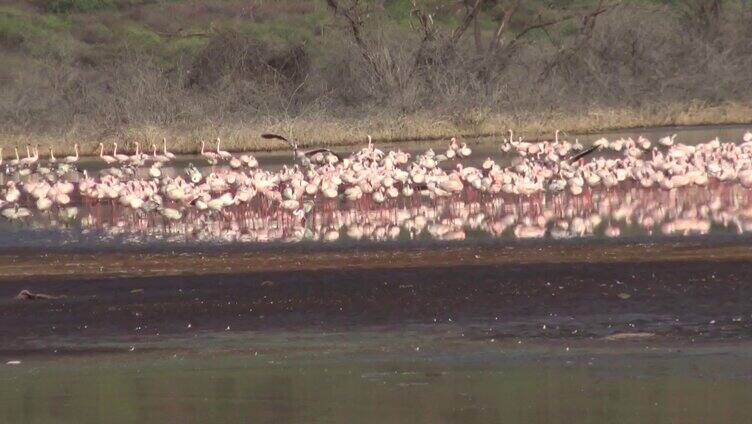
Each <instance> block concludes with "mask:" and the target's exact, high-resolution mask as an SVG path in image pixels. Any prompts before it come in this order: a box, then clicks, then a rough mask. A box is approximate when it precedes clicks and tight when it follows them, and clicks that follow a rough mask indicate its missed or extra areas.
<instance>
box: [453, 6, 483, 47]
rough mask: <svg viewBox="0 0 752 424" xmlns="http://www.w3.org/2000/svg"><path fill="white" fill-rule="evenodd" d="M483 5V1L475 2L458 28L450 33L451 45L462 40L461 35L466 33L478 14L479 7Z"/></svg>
mask: <svg viewBox="0 0 752 424" xmlns="http://www.w3.org/2000/svg"><path fill="white" fill-rule="evenodd" d="M481 5H483V0H475V5H474V6H473V8H472V9H470V11H468V13H467V14H466V15H465V19H463V20H462V23H461V24H460V26H458V27H457V28H455V30H454V31H452V35H451V37H449V39H450V40H452V42H453V43H456V42H457V41H459V40H460V38H462V35H463V34H464V33H465V31H467V28H468V27H469V26H470V24H471V23H472V22H473V20H474V19H475V18H476V17H477V16H478V12H480V7H481Z"/></svg>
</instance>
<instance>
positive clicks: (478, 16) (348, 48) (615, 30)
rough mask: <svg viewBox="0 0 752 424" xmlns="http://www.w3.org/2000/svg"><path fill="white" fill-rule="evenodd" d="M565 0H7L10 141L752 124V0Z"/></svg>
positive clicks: (0, 71) (347, 137)
mask: <svg viewBox="0 0 752 424" xmlns="http://www.w3.org/2000/svg"><path fill="white" fill-rule="evenodd" d="M550 3H552V2H543V1H538V0H496V1H494V0H486V1H478V0H464V1H456V0H444V1H440V0H425V1H420V0H416V1H415V2H414V3H413V2H411V1H407V0H381V1H379V0H372V1H360V2H359V1H355V0H340V1H333V0H326V1H324V0H321V1H317V0H310V1H303V0H300V1H294V0H280V1H274V2H272V1H261V0H256V1H234V0H224V1H223V0H214V1H211V0H210V1H173V2H163V1H157V0H151V1H150V0H39V1H36V2H5V3H4V5H0V62H1V63H2V64H3V66H2V67H0V88H2V90H0V146H5V147H6V149H7V147H9V146H12V145H15V144H21V143H26V142H32V143H40V144H48V143H49V144H55V145H56V146H59V147H58V150H69V149H70V147H72V144H73V143H74V142H80V143H82V144H83V145H84V146H85V149H87V150H88V151H93V147H94V146H95V145H96V144H97V143H99V142H100V141H111V140H119V141H122V142H125V143H129V142H133V141H136V140H145V139H146V140H161V138H162V137H163V136H167V137H168V139H171V140H174V143H175V144H176V147H177V148H176V150H182V151H191V150H195V148H196V146H197V141H198V140H200V139H202V138H204V139H206V138H210V137H216V136H221V137H223V138H224V140H226V141H227V145H228V147H235V148H238V149H259V148H270V147H279V146H276V145H270V144H267V143H265V142H261V140H259V138H258V134H259V133H260V132H262V131H277V132H282V133H291V134H294V135H295V136H296V137H298V138H299V139H302V140H306V141H308V142H309V143H312V144H346V143H352V142H356V141H357V142H360V141H362V140H363V138H364V135H365V134H366V133H370V134H372V135H374V136H375V137H376V138H377V139H389V140H398V139H409V138H433V137H445V136H449V135H457V134H460V135H466V136H471V135H479V134H495V133H501V132H504V131H505V130H506V128H508V127H514V128H517V129H518V130H522V131H524V132H526V133H529V134H539V133H546V132H550V131H552V130H553V129H554V128H561V129H565V130H569V131H577V132H589V131H597V130H602V129H608V128H618V127H635V126H650V125H666V124H705V123H731V122H752V43H750V42H749V40H750V39H752V25H749V22H750V21H751V19H750V18H752V5H747V4H746V3H745V2H744V1H743V0H739V1H700V0H698V1H697V2H692V1H688V2H677V4H671V3H672V2H670V1H666V2H658V1H653V2H649V1H640V2H628V1H625V2H622V3H615V2H612V3H609V2H605V1H601V2H596V1H586V0H582V1H574V0H570V1H562V2H553V3H556V4H557V7H555V8H554V7H552V6H546V4H550ZM476 6H477V8H476ZM710 6H712V7H710ZM714 7H717V9H715V8H714ZM356 35H357V36H356ZM6 154H7V150H6Z"/></svg>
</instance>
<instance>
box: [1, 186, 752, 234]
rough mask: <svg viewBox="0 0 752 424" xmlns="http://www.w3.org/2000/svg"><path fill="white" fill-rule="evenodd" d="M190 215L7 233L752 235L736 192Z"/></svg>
mask: <svg viewBox="0 0 752 424" xmlns="http://www.w3.org/2000/svg"><path fill="white" fill-rule="evenodd" d="M182 215H183V216H182V217H181V218H180V219H170V218H168V217H165V216H163V215H161V214H160V213H159V212H157V211H145V210H143V209H132V208H126V207H120V206H117V205H115V206H113V205H112V204H109V203H93V204H86V203H84V204H83V205H82V206H80V207H77V208H75V209H71V208H66V209H61V210H59V211H57V212H50V211H44V212H40V211H32V212H31V215H30V216H29V217H27V218H26V219H25V220H24V221H21V222H18V223H14V224H11V225H12V227H7V226H8V224H5V225H6V228H7V229H9V230H13V231H10V233H11V234H12V233H13V232H16V233H18V232H21V233H33V232H35V231H41V232H43V234H44V235H45V236H49V235H50V232H53V233H57V234H59V235H61V237H62V238H63V239H65V240H69V241H75V240H79V239H80V240H99V241H106V242H112V241H117V242H120V243H126V244H142V243H153V242H169V243H185V242H211V243H227V242H243V243H249V242H253V243H268V242H297V241H303V240H318V241H324V242H333V241H337V240H364V241H387V240H403V241H404V240H413V239H431V240H464V239H491V238H493V239H529V238H553V239H565V238H573V237H620V236H640V235H674V236H676V235H701V234H707V233H709V232H710V231H711V229H713V228H715V229H716V230H719V231H720V230H723V229H727V230H728V231H731V232H736V233H739V234H741V233H743V232H747V231H750V230H752V192H750V190H748V189H745V188H744V187H742V186H740V185H738V184H717V185H714V186H712V187H696V186H691V187H686V188H683V189H674V190H657V189H645V188H642V187H637V186H634V187H623V188H619V189H615V190H606V189H594V190H588V191H587V192H585V193H583V194H582V195H579V196H573V195H571V194H569V193H558V194H551V193H546V194H538V195H533V196H528V197H519V196H490V195H485V194H481V193H477V192H475V191H473V190H472V189H468V190H466V191H465V193H464V194H463V195H462V196H455V197H451V198H433V199H431V198H428V197H415V198H411V199H393V200H389V201H385V202H383V203H379V204H377V203H374V202H369V201H347V200H337V199H329V200H326V201H323V202H320V203H318V204H317V206H316V208H314V209H313V210H312V211H311V212H310V213H309V214H308V215H307V216H306V217H305V219H296V217H295V216H294V212H292V211H289V210H286V209H284V208H282V207H278V206H275V205H273V204H270V203H268V202H266V201H264V200H263V199H254V200H252V201H251V202H250V203H248V204H244V205H233V206H229V207H226V208H223V209H222V210H220V211H212V212H201V211H196V210H189V209H187V210H185V211H183V213H182ZM13 237H16V236H13ZM11 242H13V241H9V242H8V243H11ZM15 242H20V241H19V240H15Z"/></svg>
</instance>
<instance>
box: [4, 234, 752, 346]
mask: <svg viewBox="0 0 752 424" xmlns="http://www.w3.org/2000/svg"><path fill="white" fill-rule="evenodd" d="M750 250H752V249H749V248H748V247H747V246H746V245H743V244H726V245H723V244H718V245H715V246H704V245H703V244H701V243H697V242H694V243H693V242H686V243H653V244H650V243H647V244H640V245H621V244H608V243H601V244H588V245H584V244H559V245H547V246H538V245H530V246H516V247H498V248H496V249H492V248H488V247H486V248H480V247H437V248H434V249H423V250H418V251H399V250H397V251H393V250H378V249H372V250H366V251H362V250H358V249H354V250H350V251H341V250H334V251H325V252H305V251H299V252H294V251H293V252H287V253H283V252H242V251H238V252H223V253H216V254H211V253H208V252H206V253H202V254H198V255H197V254H191V253H187V252H182V253H174V254H172V253H165V252H161V253H151V254H133V253H120V254H117V253H110V254H107V255H105V256H102V255H95V254H83V253H78V254H72V253H66V254H63V253H58V254H48V255H47V256H44V255H42V256H41V259H42V260H43V261H44V262H42V263H40V262H38V261H39V260H40V257H38V256H30V255H23V256H12V255H5V256H3V265H2V266H0V270H2V275H3V280H2V282H1V283H0V299H1V300H0V352H4V353H5V354H51V353H63V352H66V351H70V352H87V351H89V352H95V351H97V350H103V351H126V350H128V349H129V348H131V347H133V346H138V348H140V349H168V350H169V349H189V350H190V348H191V346H192V343H195V338H196V337H199V338H201V337H204V336H207V337H209V336H211V335H212V334H216V333H231V334H238V335H242V334H246V333H247V332H266V333H273V332H279V331H303V332H306V331H314V332H320V331H351V330H358V331H365V330H371V329H375V330H379V329H395V328H396V329H399V330H400V331H408V330H411V329H412V330H415V331H417V332H419V333H425V332H429V333H430V332H432V331H435V330H437V329H439V330H440V331H442V332H444V331H445V330H444V329H442V328H444V327H441V326H447V325H448V326H451V331H449V332H448V333H447V334H450V333H451V334H461V338H474V339H482V340H486V339H488V340H490V339H494V340H542V341H547V340H580V341H597V342H608V343H624V342H634V341H635V340H638V341H643V342H644V341H645V340H648V339H649V340H650V342H651V343H656V342H659V341H661V340H663V341H671V342H672V343H673V342H676V343H679V344H680V345H683V344H686V343H694V342H701V341H733V340H736V341H739V340H745V339H747V338H748V337H749V335H750V334H752V278H750V277H752V262H750V261H749V257H750V255H751V252H750ZM105 259H106V261H104V260H105ZM8 263H10V264H12V265H8ZM97 264H99V265H97ZM103 264H106V265H103ZM12 275H16V277H13V276H12ZM24 289H25V290H28V291H30V292H32V293H44V294H48V295H51V296H54V297H55V298H54V299H41V300H18V299H16V298H15V296H16V295H17V294H18V293H19V292H20V291H21V290H24ZM238 337H239V339H241V340H242V339H243V337H244V336H238ZM458 337H460V336H458ZM192 339H193V340H192Z"/></svg>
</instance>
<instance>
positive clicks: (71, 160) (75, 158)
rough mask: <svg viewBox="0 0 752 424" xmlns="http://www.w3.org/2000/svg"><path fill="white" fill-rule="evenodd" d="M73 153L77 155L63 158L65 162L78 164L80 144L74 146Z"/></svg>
mask: <svg viewBox="0 0 752 424" xmlns="http://www.w3.org/2000/svg"><path fill="white" fill-rule="evenodd" d="M102 147H103V148H104V145H102ZM73 151H74V152H75V153H76V154H75V156H66V157H65V158H63V162H65V163H69V164H72V163H76V162H78V157H79V156H78V143H75V144H73ZM50 156H51V157H52V147H50ZM53 159H54V157H53Z"/></svg>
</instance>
